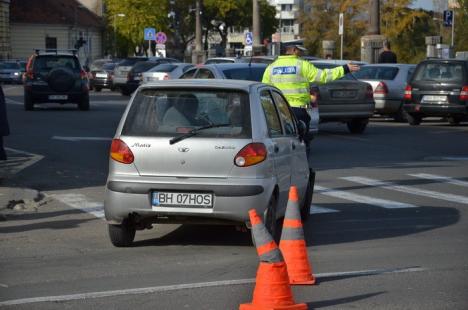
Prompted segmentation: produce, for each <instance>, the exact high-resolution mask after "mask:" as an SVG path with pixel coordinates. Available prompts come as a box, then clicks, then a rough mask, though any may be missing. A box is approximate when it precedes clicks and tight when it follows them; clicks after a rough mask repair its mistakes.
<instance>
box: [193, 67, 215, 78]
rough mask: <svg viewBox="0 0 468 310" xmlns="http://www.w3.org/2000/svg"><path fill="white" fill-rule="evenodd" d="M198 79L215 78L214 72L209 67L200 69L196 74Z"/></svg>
mask: <svg viewBox="0 0 468 310" xmlns="http://www.w3.org/2000/svg"><path fill="white" fill-rule="evenodd" d="M195 78H197V79H214V78H215V77H214V74H213V72H211V71H210V70H208V69H199V70H198V72H197V75H196V76H195Z"/></svg>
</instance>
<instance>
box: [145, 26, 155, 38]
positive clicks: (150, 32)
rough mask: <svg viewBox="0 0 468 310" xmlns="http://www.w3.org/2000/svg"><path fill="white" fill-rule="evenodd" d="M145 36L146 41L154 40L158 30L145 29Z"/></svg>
mask: <svg viewBox="0 0 468 310" xmlns="http://www.w3.org/2000/svg"><path fill="white" fill-rule="evenodd" d="M143 33H144V34H145V40H149V41H151V40H154V38H155V34H156V29H154V28H145V30H144V32H143Z"/></svg>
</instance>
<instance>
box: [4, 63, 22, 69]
mask: <svg viewBox="0 0 468 310" xmlns="http://www.w3.org/2000/svg"><path fill="white" fill-rule="evenodd" d="M19 68H20V66H19V64H18V63H16V62H3V63H0V69H19Z"/></svg>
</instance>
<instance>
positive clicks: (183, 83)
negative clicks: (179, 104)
mask: <svg viewBox="0 0 468 310" xmlns="http://www.w3.org/2000/svg"><path fill="white" fill-rule="evenodd" d="M257 84H258V85H260V84H262V83H260V82H256V81H246V80H224V79H174V80H162V81H157V82H154V83H148V84H144V85H142V86H141V88H154V87H155V86H156V87H157V88H167V87H169V88H172V87H174V88H180V87H186V88H201V89H203V88H223V89H232V90H244V91H249V89H250V88H251V87H252V86H254V85H257Z"/></svg>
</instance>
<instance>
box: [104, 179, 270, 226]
mask: <svg viewBox="0 0 468 310" xmlns="http://www.w3.org/2000/svg"><path fill="white" fill-rule="evenodd" d="M274 187H275V182H274V180H273V179H235V180H233V179H229V180H227V179H224V180H223V181H220V180H215V179H204V180H197V181H194V182H193V183H190V181H187V180H186V181H185V182H184V183H183V184H181V183H168V182H167V181H166V182H151V183H143V182H128V181H118V180H112V181H108V182H107V186H106V194H105V202H104V210H105V215H106V219H107V220H108V221H109V222H110V223H121V222H122V221H123V220H124V219H125V218H128V217H129V216H130V214H132V215H138V216H139V217H140V218H149V219H151V221H152V222H165V221H167V220H168V219H176V218H185V219H186V220H184V222H186V221H188V222H190V219H191V218H206V219H212V220H225V221H231V222H238V223H239V222H246V221H248V211H249V210H250V209H252V208H255V209H257V211H258V212H261V213H263V212H264V210H265V208H266V207H267V205H268V202H269V200H270V197H271V194H272V192H273V189H274ZM188 188H190V190H188ZM154 191H160V192H163V191H168V192H193V193H198V192H200V193H212V194H213V207H212V208H196V207H195V208H191V207H152V206H151V194H152V192H154ZM187 219H188V220H187Z"/></svg>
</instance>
